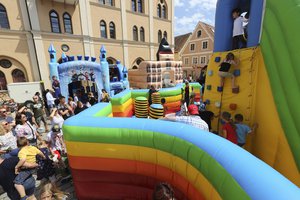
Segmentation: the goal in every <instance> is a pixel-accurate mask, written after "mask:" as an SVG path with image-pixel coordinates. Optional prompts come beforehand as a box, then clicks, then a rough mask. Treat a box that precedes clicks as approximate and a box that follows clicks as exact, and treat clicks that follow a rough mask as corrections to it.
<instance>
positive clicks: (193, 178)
mask: <svg viewBox="0 0 300 200" xmlns="http://www.w3.org/2000/svg"><path fill="white" fill-rule="evenodd" d="M66 144H67V149H68V154H70V155H72V156H80V157H98V158H113V159H125V160H133V161H134V160H136V161H141V162H147V163H151V164H158V165H160V166H163V167H166V168H169V169H171V170H173V171H175V172H176V173H178V174H180V175H181V176H183V177H185V178H186V179H187V180H188V181H189V182H190V183H191V184H193V185H194V187H195V188H196V189H197V190H198V191H200V192H201V193H202V194H203V195H204V196H205V198H206V199H211V200H221V197H220V195H219V193H218V192H217V191H216V190H215V188H214V187H213V186H212V185H211V183H210V182H209V181H208V180H207V179H206V178H205V177H204V176H203V175H202V174H201V173H200V172H199V171H198V170H197V169H195V168H194V167H193V166H192V165H190V164H189V163H187V162H186V161H185V160H182V159H181V158H179V157H176V156H173V155H171V154H169V153H166V152H163V151H160V150H156V149H152V148H147V147H139V146H130V145H120V144H101V143H85V142H69V141H67V142H66Z"/></svg>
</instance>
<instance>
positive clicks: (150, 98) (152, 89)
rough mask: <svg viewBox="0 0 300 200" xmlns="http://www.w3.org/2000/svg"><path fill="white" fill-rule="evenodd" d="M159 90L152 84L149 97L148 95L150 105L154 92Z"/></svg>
mask: <svg viewBox="0 0 300 200" xmlns="http://www.w3.org/2000/svg"><path fill="white" fill-rule="evenodd" d="M155 92H157V90H156V89H155V87H154V86H153V85H151V86H150V90H149V97H148V103H149V105H151V104H152V94H153V93H155Z"/></svg>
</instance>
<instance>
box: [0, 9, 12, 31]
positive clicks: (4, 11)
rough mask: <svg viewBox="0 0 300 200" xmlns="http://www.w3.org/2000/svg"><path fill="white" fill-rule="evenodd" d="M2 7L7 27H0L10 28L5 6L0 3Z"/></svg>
mask: <svg viewBox="0 0 300 200" xmlns="http://www.w3.org/2000/svg"><path fill="white" fill-rule="evenodd" d="M1 7H2V8H3V13H4V14H5V16H4V17H5V19H6V23H7V27H0V29H10V24H9V19H8V15H7V9H6V7H5V6H4V5H3V4H1V3H0V8H1Z"/></svg>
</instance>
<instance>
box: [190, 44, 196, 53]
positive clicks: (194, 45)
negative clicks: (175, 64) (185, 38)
mask: <svg viewBox="0 0 300 200" xmlns="http://www.w3.org/2000/svg"><path fill="white" fill-rule="evenodd" d="M192 45H193V47H194V48H193V49H192ZM195 49H196V44H195V43H190V51H195Z"/></svg>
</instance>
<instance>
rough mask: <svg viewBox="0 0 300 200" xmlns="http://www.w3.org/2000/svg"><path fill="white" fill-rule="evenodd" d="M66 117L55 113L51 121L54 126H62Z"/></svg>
mask: <svg viewBox="0 0 300 200" xmlns="http://www.w3.org/2000/svg"><path fill="white" fill-rule="evenodd" d="M64 121H65V120H64V118H62V116H60V115H54V116H53V118H52V121H51V124H52V126H54V124H58V125H59V128H62V126H63V123H64Z"/></svg>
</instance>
